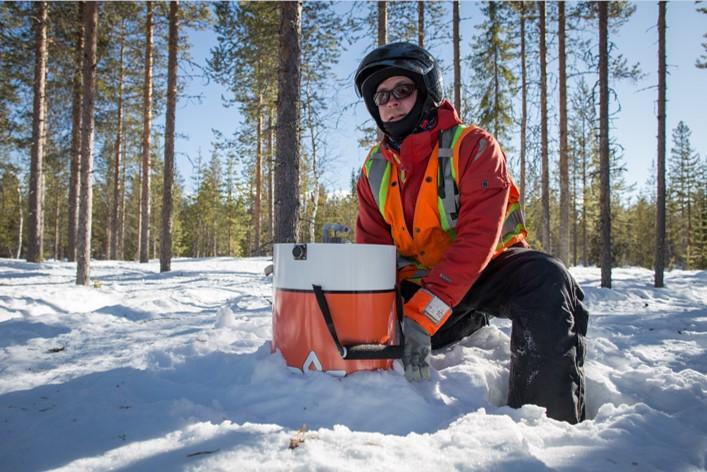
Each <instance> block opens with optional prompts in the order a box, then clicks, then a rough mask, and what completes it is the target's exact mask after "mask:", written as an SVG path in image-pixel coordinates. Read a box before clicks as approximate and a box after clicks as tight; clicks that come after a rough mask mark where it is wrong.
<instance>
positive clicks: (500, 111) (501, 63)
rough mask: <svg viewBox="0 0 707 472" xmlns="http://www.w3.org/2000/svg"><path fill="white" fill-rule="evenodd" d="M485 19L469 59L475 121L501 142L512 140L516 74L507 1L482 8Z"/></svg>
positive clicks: (490, 3)
mask: <svg viewBox="0 0 707 472" xmlns="http://www.w3.org/2000/svg"><path fill="white" fill-rule="evenodd" d="M481 11H482V14H483V15H484V22H483V23H482V24H481V25H480V26H479V27H478V28H479V33H478V35H477V36H476V37H475V39H474V45H473V50H474V51H477V52H476V53H474V54H473V55H472V56H471V57H470V59H469V67H470V69H471V70H472V71H473V77H472V86H471V88H472V90H474V94H475V98H476V99H477V100H478V106H477V111H476V113H475V116H476V119H475V122H476V123H477V124H478V125H479V126H481V127H482V128H485V129H487V130H488V131H490V132H491V134H493V135H494V136H495V137H496V139H497V140H499V141H500V142H508V141H510V137H511V130H512V126H513V108H512V99H513V94H514V91H515V88H516V77H515V74H514V73H513V70H512V69H511V65H510V63H511V61H512V60H513V59H514V58H515V46H514V44H513V42H512V41H511V40H510V32H509V25H508V23H507V19H506V18H507V17H508V16H509V13H510V8H509V7H508V6H507V4H506V3H502V2H489V3H488V4H487V5H485V6H484V7H483V8H482V10H481Z"/></svg>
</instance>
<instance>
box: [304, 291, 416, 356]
mask: <svg viewBox="0 0 707 472" xmlns="http://www.w3.org/2000/svg"><path fill="white" fill-rule="evenodd" d="M312 289H314V295H315V296H316V297H317V303H318V304H319V310H320V311H321V313H322V317H323V318H324V322H325V323H326V325H327V328H328V329H329V334H331V338H332V339H333V341H334V344H335V345H336V349H338V351H339V354H340V355H341V358H342V359H344V360H349V361H354V360H374V359H400V358H401V357H403V346H404V345H405V338H404V337H403V330H402V327H401V326H400V323H401V322H402V319H403V303H402V297H401V296H400V291H399V290H398V289H397V288H396V290H395V307H396V313H397V315H398V325H399V327H400V328H401V329H400V330H399V332H400V344H399V345H393V346H391V345H388V344H350V345H346V346H344V345H342V344H341V341H339V336H338V335H337V334H336V327H335V326H334V320H333V319H332V317H331V310H329V304H328V303H327V301H326V297H325V296H324V290H322V287H321V285H312Z"/></svg>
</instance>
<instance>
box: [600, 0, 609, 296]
mask: <svg viewBox="0 0 707 472" xmlns="http://www.w3.org/2000/svg"><path fill="white" fill-rule="evenodd" d="M598 6H599V174H600V195H599V207H600V216H599V221H600V226H601V250H600V259H601V286H602V287H605V288H611V200H610V189H611V183H610V180H609V173H610V169H609V165H610V163H609V48H608V42H609V30H608V21H609V4H608V3H607V2H598Z"/></svg>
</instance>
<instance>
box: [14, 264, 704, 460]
mask: <svg viewBox="0 0 707 472" xmlns="http://www.w3.org/2000/svg"><path fill="white" fill-rule="evenodd" d="M267 264H268V261H267V260H266V259H264V258H260V259H232V258H219V259H196V260H194V259H178V260H175V261H173V263H172V268H173V271H172V272H170V273H166V274H160V273H159V265H158V263H157V262H153V263H150V264H143V265H141V264H137V263H130V262H94V263H93V266H92V280H93V286H91V287H77V286H75V285H74V283H73V282H74V276H75V266H74V265H73V264H68V263H63V262H47V263H43V264H27V263H24V262H19V261H14V260H8V259H0V471H8V472H10V471H11V472H18V471H25V470H27V471H35V470H53V469H59V470H112V469H120V470H140V471H162V470H164V471H172V470H205V471H214V470H234V471H242V470H356V471H361V470H363V471H376V470H381V471H389V470H405V471H409V470H434V471H445V470H474V471H476V470H494V471H506V470H512V471H523V472H525V471H540V470H550V469H557V470H597V471H607V470H620V471H627V470H628V471H631V470H636V471H639V470H640V471H649V470H656V471H689V470H705V467H706V466H707V272H705V271H698V272H696V271H673V272H670V273H668V274H666V286H667V288H665V289H660V290H658V289H654V288H652V273H651V272H650V271H647V270H644V269H635V268H630V269H615V270H614V272H613V275H614V289H612V290H607V289H601V288H599V280H600V273H599V270H598V269H596V268H576V269H573V270H572V272H573V273H574V275H575V276H576V277H577V279H578V280H579V282H580V284H581V285H582V287H583V288H584V290H585V292H586V294H587V300H586V301H587V302H588V305H589V307H590V310H591V313H592V317H591V319H590V327H589V339H588V352H587V362H586V375H587V404H588V413H589V416H590V419H588V420H587V421H585V422H583V423H582V424H580V425H577V426H570V425H569V424H565V423H561V422H557V421H554V420H551V419H548V418H547V417H546V416H545V415H544V411H543V409H541V408H539V407H536V406H525V407H523V408H521V409H518V410H513V409H511V408H508V407H506V406H503V403H504V399H505V396H506V392H507V386H506V384H507V381H508V364H509V331H510V325H509V323H508V322H506V321H504V320H494V321H493V324H492V326H490V327H487V328H484V329H482V330H481V331H480V332H478V333H476V334H475V335H473V336H471V337H470V338H467V339H466V340H464V341H463V342H462V343H461V344H459V345H457V346H456V347H454V348H452V349H449V350H446V351H444V352H438V353H435V355H434V357H433V365H434V367H435V369H436V372H435V373H434V374H433V378H432V381H431V382H427V383H419V384H410V383H408V382H406V381H405V379H404V377H402V376H401V375H400V374H399V373H398V372H395V371H381V372H365V373H356V374H354V375H351V376H348V377H345V378H337V377H333V376H329V375H327V374H322V373H312V374H307V375H303V374H298V373H294V372H292V371H291V370H290V369H289V368H287V367H286V365H285V363H284V360H283V359H282V357H281V356H280V355H279V354H271V352H270V338H271V332H272V328H271V318H270V313H271V305H270V299H271V280H270V278H268V277H265V276H264V275H263V268H264V267H265V266H266V265H267Z"/></svg>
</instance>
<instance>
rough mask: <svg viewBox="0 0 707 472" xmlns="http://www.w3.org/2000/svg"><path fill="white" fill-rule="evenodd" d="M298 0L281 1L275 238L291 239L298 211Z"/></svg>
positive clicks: (279, 240) (300, 53) (299, 4)
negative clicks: (291, 0) (290, 0)
mask: <svg viewBox="0 0 707 472" xmlns="http://www.w3.org/2000/svg"><path fill="white" fill-rule="evenodd" d="M301 12H302V3H301V1H296V2H287V1H283V2H280V15H281V16H280V67H279V73H278V75H279V77H278V98H277V159H276V161H275V241H274V242H276V243H286V242H294V241H295V237H296V234H297V233H296V232H297V217H298V215H299V206H300V202H299V151H300V149H299V133H298V131H299V130H298V125H299V122H300V60H301V56H302V50H301V44H300V42H301V24H300V16H301Z"/></svg>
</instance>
